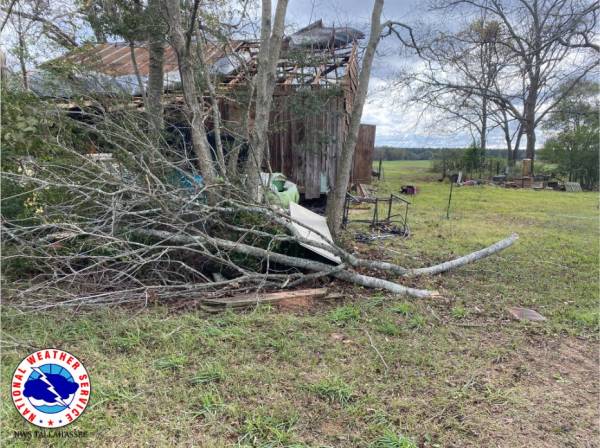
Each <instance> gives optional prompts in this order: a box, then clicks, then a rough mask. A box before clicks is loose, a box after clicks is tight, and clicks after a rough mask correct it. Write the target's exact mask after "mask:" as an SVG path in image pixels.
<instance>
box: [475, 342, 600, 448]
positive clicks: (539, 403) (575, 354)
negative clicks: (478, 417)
mask: <svg viewBox="0 0 600 448" xmlns="http://www.w3.org/2000/svg"><path fill="white" fill-rule="evenodd" d="M598 368H599V358H598V343H597V341H591V340H583V339H578V338H574V337H564V338H558V339H546V338H543V337H541V336H540V337H533V338H529V339H527V340H526V341H525V342H524V343H523V344H522V345H521V346H520V347H518V348H517V349H516V350H515V352H513V353H511V354H510V355H509V356H506V357H505V359H500V360H498V362H496V363H495V366H494V368H493V369H492V370H491V371H489V372H487V375H486V384H485V386H484V387H492V389H493V390H500V391H502V392H503V393H504V394H506V395H507V396H509V397H511V399H510V401H509V405H506V404H504V405H498V406H494V405H493V404H492V406H491V410H492V412H494V414H495V416H494V420H495V421H496V422H498V423H499V424H500V426H501V427H502V428H503V429H502V430H500V431H493V432H491V433H489V434H487V435H486V436H487V437H484V440H486V439H487V441H489V442H490V445H489V446H492V445H493V446H499V447H515V446H528V447H558V446H561V447H598V446H600V444H599V442H598V440H599V435H600V432H599V430H598V429H599V428H598V425H599V413H598V398H599V393H600V390H599V387H598ZM500 401H501V400H500ZM492 442H493V443H492ZM486 445H487V444H486Z"/></svg>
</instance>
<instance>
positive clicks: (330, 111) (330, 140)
mask: <svg viewBox="0 0 600 448" xmlns="http://www.w3.org/2000/svg"><path fill="white" fill-rule="evenodd" d="M293 95H294V94H293V93H292V94H291V95H281V96H277V97H276V98H275V107H274V108H273V112H272V114H271V125H270V128H271V133H270V136H269V153H270V154H269V155H270V157H269V161H270V164H271V169H272V170H273V171H281V172H282V173H284V174H285V175H286V176H287V177H288V178H289V179H290V180H291V181H292V182H295V183H296V184H298V186H299V188H300V191H302V192H303V193H304V196H305V197H306V198H307V199H312V198H318V197H319V196H320V194H321V176H324V177H325V178H326V179H327V184H328V185H333V182H334V179H335V175H336V163H337V157H338V154H339V153H340V151H341V145H342V144H343V141H344V136H345V131H346V127H345V114H344V98H343V96H342V95H333V96H330V97H328V98H327V99H326V100H325V102H324V103H323V104H322V105H320V106H319V107H318V108H317V109H315V110H308V111H306V110H305V111H300V112H299V111H298V110H297V106H298V104H297V99H296V101H295V100H294V98H293Z"/></svg>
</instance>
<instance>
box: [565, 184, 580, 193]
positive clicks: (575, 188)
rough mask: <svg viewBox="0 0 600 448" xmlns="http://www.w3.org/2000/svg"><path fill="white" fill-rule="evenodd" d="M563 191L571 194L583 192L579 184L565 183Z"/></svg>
mask: <svg viewBox="0 0 600 448" xmlns="http://www.w3.org/2000/svg"><path fill="white" fill-rule="evenodd" d="M565 191H569V192H571V193H579V192H581V191H583V190H582V189H581V185H580V184H579V182H565Z"/></svg>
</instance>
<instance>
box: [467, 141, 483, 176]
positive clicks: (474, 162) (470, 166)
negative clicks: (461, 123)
mask: <svg viewBox="0 0 600 448" xmlns="http://www.w3.org/2000/svg"><path fill="white" fill-rule="evenodd" d="M484 162H485V149H484V148H482V147H481V146H479V145H478V144H476V143H475V142H473V143H472V144H471V146H469V147H468V148H467V149H466V150H465V154H464V156H463V163H464V168H465V170H466V171H467V172H468V173H473V172H475V171H477V170H481V168H482V167H483V163H484Z"/></svg>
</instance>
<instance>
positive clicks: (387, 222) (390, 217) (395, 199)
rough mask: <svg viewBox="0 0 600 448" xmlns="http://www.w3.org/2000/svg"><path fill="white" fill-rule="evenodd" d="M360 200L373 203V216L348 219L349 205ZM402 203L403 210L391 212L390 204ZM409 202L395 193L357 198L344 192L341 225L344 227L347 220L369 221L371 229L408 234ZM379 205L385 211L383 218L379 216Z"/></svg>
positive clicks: (358, 202)
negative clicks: (382, 196) (385, 195)
mask: <svg viewBox="0 0 600 448" xmlns="http://www.w3.org/2000/svg"><path fill="white" fill-rule="evenodd" d="M362 202H366V203H369V204H374V207H373V216H372V217H371V219H352V220H350V218H349V214H350V205H351V204H360V203H362ZM395 204H396V205H397V204H400V205H403V206H404V210H402V211H401V212H400V213H395V214H392V206H393V205H395ZM409 205H410V202H409V201H407V200H406V199H404V198H402V197H400V196H398V195H396V194H393V193H392V194H390V197H389V198H377V197H375V198H373V199H365V198H357V197H356V196H352V195H351V194H350V193H346V202H345V204H344V215H343V221H342V222H343V226H344V227H346V226H347V224H348V223H349V222H364V223H370V224H371V226H370V227H371V229H373V230H379V231H384V232H386V233H391V234H394V235H403V236H408V235H409V234H410V230H409V227H408V206H409ZM380 206H383V207H384V210H387V211H386V215H385V218H383V219H381V218H380V217H379V216H380V215H379V212H380Z"/></svg>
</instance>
